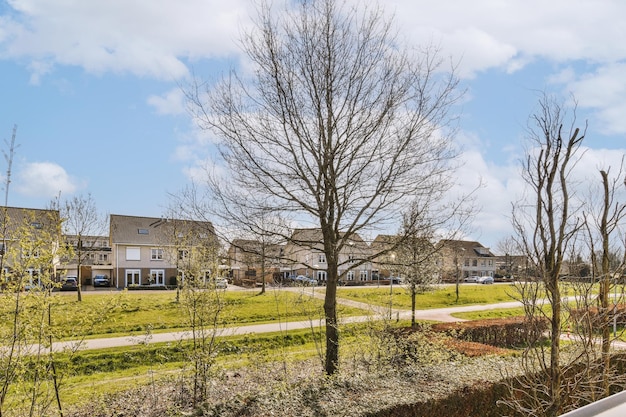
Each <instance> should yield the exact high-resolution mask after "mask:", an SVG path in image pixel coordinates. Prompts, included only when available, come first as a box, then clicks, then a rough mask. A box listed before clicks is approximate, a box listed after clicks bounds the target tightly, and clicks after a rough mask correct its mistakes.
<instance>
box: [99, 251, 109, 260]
mask: <svg viewBox="0 0 626 417" xmlns="http://www.w3.org/2000/svg"><path fill="white" fill-rule="evenodd" d="M98 261H100V262H109V254H108V253H100V254H98Z"/></svg>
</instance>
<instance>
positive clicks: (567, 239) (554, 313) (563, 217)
mask: <svg viewBox="0 0 626 417" xmlns="http://www.w3.org/2000/svg"><path fill="white" fill-rule="evenodd" d="M565 120H566V112H565V111H564V110H563V108H562V107H561V105H559V104H558V103H557V102H556V101H555V100H554V99H551V98H549V97H547V96H544V97H543V99H542V100H540V102H539V112H537V113H536V114H534V115H533V116H532V117H531V121H532V122H533V127H532V128H531V129H530V130H529V133H530V139H531V143H532V144H533V146H532V148H531V149H529V151H528V154H527V158H526V160H525V161H524V165H523V175H524V178H525V180H526V182H527V184H528V186H529V188H530V190H531V191H530V194H529V198H528V200H526V201H525V202H522V203H520V204H518V205H516V206H515V207H514V212H513V221H514V227H515V229H516V231H517V235H518V239H519V240H518V242H519V243H520V244H521V246H522V247H523V248H524V250H525V254H526V255H527V257H528V259H529V261H530V262H531V264H532V268H531V269H532V270H534V271H535V272H536V275H535V276H534V277H530V280H529V281H527V282H521V283H518V286H517V288H518V289H519V293H520V297H521V300H522V302H523V304H524V308H525V312H526V316H527V319H528V320H529V321H530V322H531V323H533V322H537V321H538V320H542V321H547V322H548V323H549V329H550V331H549V334H548V343H549V345H548V348H547V349H546V348H545V345H544V344H543V343H541V338H542V337H543V335H542V334H540V333H539V332H531V334H529V340H528V347H527V349H526V350H525V351H524V354H523V355H522V361H523V364H524V367H525V368H524V370H525V375H524V376H522V377H519V378H517V380H516V383H515V384H513V385H512V386H511V389H512V391H513V395H512V397H511V398H510V399H508V400H507V401H505V403H507V404H508V405H510V406H511V407H512V408H514V409H516V410H517V411H519V412H523V413H524V414H529V413H530V414H532V415H536V416H551V417H552V416H557V415H561V414H563V413H565V412H567V411H569V410H571V409H574V408H577V407H579V406H581V405H584V404H586V403H588V402H591V401H594V400H597V399H599V398H601V397H602V396H603V395H606V394H608V392H609V389H608V388H609V386H610V384H611V383H612V382H615V378H614V376H616V375H615V373H614V372H612V371H610V360H609V353H608V346H609V343H610V341H609V337H608V333H607V331H608V321H609V320H608V315H609V309H610V308H609V307H610V306H609V303H608V289H609V288H610V285H611V279H612V276H613V272H612V271H611V270H610V267H609V263H608V260H609V247H610V246H609V241H610V240H611V239H612V238H611V235H612V233H613V232H615V231H616V230H617V228H618V225H620V223H621V222H623V220H622V219H623V213H624V206H623V204H622V203H619V202H618V200H614V199H613V198H612V196H614V190H615V188H614V187H613V188H611V187H609V181H608V179H607V175H606V172H604V173H602V172H601V177H602V192H601V194H600V195H601V196H602V198H601V199H597V198H593V199H589V200H588V201H586V200H585V199H584V198H583V197H582V195H581V194H580V193H578V194H576V193H574V192H572V189H573V186H572V184H573V178H572V171H573V169H574V167H575V166H576V163H577V161H578V160H579V158H580V157H581V156H582V151H581V143H582V141H583V138H584V137H585V130H586V128H585V129H583V130H581V129H580V128H576V127H574V123H572V126H571V128H569V129H567V128H566V127H565V126H564V124H565ZM574 120H575V119H574ZM620 172H621V171H620ZM613 184H614V185H615V184H617V182H613ZM612 190H613V191H612ZM598 201H601V203H599V204H598V203H597V202H598ZM592 207H595V209H593V210H591V208H592ZM589 210H591V212H592V213H594V215H590V214H589V213H590V212H589ZM592 224H593V225H595V226H596V229H595V230H593V228H592V227H591V225H592ZM592 230H593V231H592ZM582 232H585V233H582ZM585 247H586V248H588V250H589V254H590V255H591V254H595V253H596V252H597V249H598V247H599V248H600V249H599V252H600V253H601V254H602V261H601V262H598V261H597V260H595V259H594V260H593V261H592V262H591V263H590V264H591V265H596V266H598V265H601V267H600V268H599V269H598V268H592V270H595V272H593V274H592V275H593V276H591V277H589V276H588V271H587V270H588V269H589V264H588V263H586V262H584V258H585V256H583V255H582V254H583V251H584V249H585ZM592 257H595V255H592ZM568 260H569V262H568ZM566 268H568V270H567V271H566ZM565 273H567V276H568V278H569V281H570V282H569V283H568V285H563V283H562V281H561V277H562V276H563V275H564V274H565ZM595 280H599V281H600V296H599V298H598V300H599V301H596V296H595V294H594V292H593V285H594V281H595ZM571 296H573V297H571ZM570 297H571V298H570ZM544 298H545V299H547V302H548V304H549V309H548V310H547V311H546V309H544V308H543V307H544V306H543V301H544ZM594 304H595V305H596V306H598V307H599V309H597V310H598V313H594ZM572 305H573V307H572ZM566 331H567V333H565V332H566ZM599 331H600V334H602V340H603V347H602V349H603V354H602V356H601V357H600V356H598V354H597V348H596V346H597V343H596V340H597V335H598V332H599ZM570 332H572V333H573V334H575V337H574V338H573V339H572V340H571V342H570V343H568V344H567V345H565V346H564V347H562V337H563V336H564V335H568V334H570ZM563 349H566V351H565V352H564V351H563ZM564 353H566V354H564ZM623 379H624V378H623V377H621V379H620V380H621V381H623ZM622 383H623V382H620V384H622Z"/></svg>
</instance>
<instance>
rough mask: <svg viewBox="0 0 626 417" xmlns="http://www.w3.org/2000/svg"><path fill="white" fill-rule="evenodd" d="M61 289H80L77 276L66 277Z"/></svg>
mask: <svg viewBox="0 0 626 417" xmlns="http://www.w3.org/2000/svg"><path fill="white" fill-rule="evenodd" d="M61 291H78V280H77V279H76V277H66V278H64V279H63V281H62V282H61Z"/></svg>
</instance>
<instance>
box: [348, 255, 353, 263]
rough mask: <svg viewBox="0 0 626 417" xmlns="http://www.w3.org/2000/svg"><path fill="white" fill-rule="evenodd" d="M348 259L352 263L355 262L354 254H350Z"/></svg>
mask: <svg viewBox="0 0 626 417" xmlns="http://www.w3.org/2000/svg"><path fill="white" fill-rule="evenodd" d="M348 261H350V263H354V255H348Z"/></svg>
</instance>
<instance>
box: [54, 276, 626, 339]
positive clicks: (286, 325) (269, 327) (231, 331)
mask: <svg viewBox="0 0 626 417" xmlns="http://www.w3.org/2000/svg"><path fill="white" fill-rule="evenodd" d="M286 290H288V291H292V292H305V293H309V290H310V295H311V296H314V297H316V298H320V299H323V298H324V293H323V292H320V291H318V292H315V289H314V288H311V287H307V288H286ZM337 304H341V305H345V306H350V307H355V308H360V309H362V310H365V311H368V312H370V314H369V315H364V316H354V317H344V318H342V319H340V323H344V324H345V323H365V322H368V321H372V320H381V319H384V318H389V317H390V315H389V307H385V306H375V305H371V304H368V303H363V302H359V301H353V300H347V299H343V298H338V299H337ZM520 306H521V303H520V302H519V301H509V302H504V303H494V304H477V305H468V306H459V307H445V308H434V309H429V310H416V311H415V318H416V320H420V321H434V322H447V323H450V322H460V321H466V320H464V319H459V318H456V317H453V314H456V313H467V312H471V311H487V310H496V309H500V308H516V307H520ZM391 318H392V319H395V318H399V319H409V318H411V311H410V310H404V309H392V310H391ZM325 324H326V323H325V320H315V321H309V320H305V321H290V322H278V323H276V322H275V323H265V324H253V325H247V326H238V327H228V328H223V329H219V330H218V333H219V336H241V335H247V334H260V333H272V332H286V331H290V330H300V329H308V328H313V327H322V326H324V325H325ZM192 337H193V335H192V333H191V331H181V332H169V333H154V334H150V335H146V336H122V337H110V338H101V339H87V340H83V341H80V342H79V341H66V342H56V343H53V344H52V348H53V350H54V351H62V350H66V349H80V350H92V349H106V348H112V347H121V346H133V345H139V344H150V343H167V342H177V341H180V340H186V339H191V338H192ZM613 347H615V348H618V349H626V342H621V341H614V342H613Z"/></svg>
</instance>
